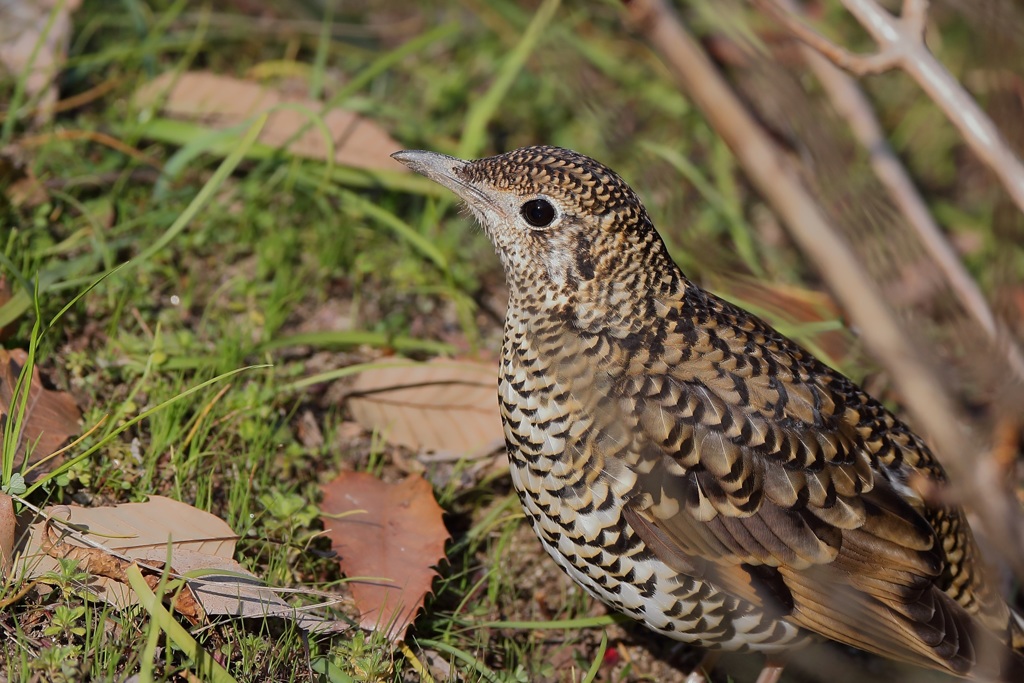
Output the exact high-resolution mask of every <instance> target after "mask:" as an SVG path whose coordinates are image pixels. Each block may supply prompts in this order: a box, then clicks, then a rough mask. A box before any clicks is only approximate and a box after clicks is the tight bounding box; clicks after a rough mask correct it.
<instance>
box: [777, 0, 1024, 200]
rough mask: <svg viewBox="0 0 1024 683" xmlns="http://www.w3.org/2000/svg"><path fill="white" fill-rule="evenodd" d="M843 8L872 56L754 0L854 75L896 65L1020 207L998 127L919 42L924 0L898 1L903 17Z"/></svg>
mask: <svg viewBox="0 0 1024 683" xmlns="http://www.w3.org/2000/svg"><path fill="white" fill-rule="evenodd" d="M842 3H843V5H844V6H845V7H846V9H847V10H848V11H849V12H850V13H851V14H852V15H853V16H854V17H856V19H857V21H859V22H860V24H861V25H862V26H863V27H864V29H865V30H866V31H867V32H868V33H870V34H871V37H872V38H874V39H875V42H877V43H878V52H877V53H875V54H873V55H858V54H854V53H851V52H849V51H847V50H845V49H843V48H842V47H839V46H838V45H836V44H834V43H832V42H831V41H830V40H828V39H827V38H825V37H824V36H822V35H821V34H819V33H818V32H816V31H815V30H814V29H812V28H810V27H809V26H807V25H806V24H804V23H803V22H802V21H800V19H799V18H797V17H796V16H795V15H794V14H793V13H792V12H789V11H787V10H786V9H785V8H784V7H783V4H784V2H783V0H758V4H760V5H762V6H764V7H767V8H768V9H769V10H770V11H771V12H772V14H773V15H774V16H775V17H777V18H778V19H779V21H780V22H782V23H783V24H784V25H785V26H786V27H787V28H788V29H789V30H790V31H791V32H792V33H793V35H795V36H796V37H797V38H799V39H800V40H802V41H804V42H805V43H807V44H808V45H810V46H811V47H813V48H814V49H816V50H818V51H819V52H820V53H821V54H823V55H825V56H826V57H828V58H829V59H830V60H831V61H832V62H833V63H835V64H836V65H838V66H840V67H842V68H844V69H846V70H848V71H851V72H853V73H855V74H858V75H864V74H869V73H878V72H880V71H886V70H888V69H892V68H896V67H898V68H900V69H902V70H903V71H905V72H906V73H907V74H908V75H909V76H910V77H911V78H913V79H914V80H915V81H917V84H918V85H919V86H921V88H922V89H923V90H924V91H925V92H926V93H927V94H928V97H930V98H931V99H932V101H933V102H935V104H936V105H938V106H939V108H940V109H942V111H943V112H944V113H945V114H946V117H947V118H948V119H949V120H950V121H951V122H952V123H953V125H954V126H956V128H957V129H958V130H959V131H960V134H961V135H962V136H963V137H964V140H965V141H966V142H967V144H968V146H969V147H970V148H971V149H972V150H974V153H975V154H977V155H978V157H979V158H980V159H981V160H982V161H983V162H984V163H985V164H986V165H987V166H988V167H989V168H990V169H992V171H993V173H995V174H996V176H997V177H998V178H999V180H1000V182H1001V183H1002V184H1003V187H1005V188H1006V191H1007V192H1008V193H1009V195H1010V197H1011V198H1012V199H1013V201H1014V203H1016V204H1017V206H1018V208H1020V209H1021V210H1022V211H1024V165H1022V164H1021V162H1020V160H1019V159H1018V158H1017V157H1016V156H1015V155H1014V153H1013V152H1012V151H1011V150H1012V148H1011V147H1010V146H1009V145H1008V144H1007V143H1006V141H1005V140H1004V139H1003V137H1002V135H1001V134H1000V133H999V129H998V128H996V126H995V124H994V123H992V120H991V119H990V118H989V117H988V115H987V114H985V112H984V110H982V108H981V107H979V106H978V103H977V102H975V101H974V98H973V97H971V96H970V94H969V93H968V92H967V91H966V90H964V88H963V86H962V85H960V82H959V81H958V80H956V78H954V77H953V76H952V74H950V73H949V71H947V70H946V68H945V67H944V66H943V65H942V63H941V62H939V60H937V59H936V58H935V56H934V55H932V53H931V52H929V51H928V47H927V46H926V45H925V43H924V27H925V21H926V18H927V12H928V2H927V0H904V2H903V16H902V17H894V16H893V15H891V14H889V13H888V12H887V11H885V10H884V9H883V8H882V7H881V6H880V5H879V4H878V3H877V2H876V1H875V0H842Z"/></svg>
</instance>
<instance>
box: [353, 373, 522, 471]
mask: <svg viewBox="0 0 1024 683" xmlns="http://www.w3.org/2000/svg"><path fill="white" fill-rule="evenodd" d="M497 376H498V369H497V367H496V366H495V365H494V364H490V363H478V362H470V361H451V360H433V361H430V362H428V363H413V362H410V363H396V364H389V365H388V366H387V367H379V368H372V369H369V370H366V371H365V372H362V373H360V374H359V375H358V376H357V377H356V380H355V382H354V383H353V385H352V387H351V389H350V391H349V394H348V408H349V410H350V411H351V412H352V416H353V418H354V419H355V420H356V422H358V423H359V424H360V425H362V426H363V428H364V429H366V430H368V431H377V432H379V433H380V434H381V436H383V438H384V439H385V440H386V441H388V442H389V443H392V444H396V445H399V446H405V447H406V448H410V449H413V450H427V451H433V452H435V453H436V454H437V453H440V454H445V453H447V454H451V455H453V456H463V457H472V456H483V455H487V454H488V453H490V452H493V451H494V450H496V449H497V448H500V447H501V445H502V444H504V440H505V436H504V431H503V429H502V426H501V417H500V415H499V413H498V394H497V391H496V390H495V382H496V377H497Z"/></svg>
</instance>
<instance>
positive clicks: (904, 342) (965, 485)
mask: <svg viewBox="0 0 1024 683" xmlns="http://www.w3.org/2000/svg"><path fill="white" fill-rule="evenodd" d="M626 5H627V7H628V8H629V12H630V17H631V19H632V23H633V24H634V25H635V26H636V28H637V29H638V30H639V31H640V32H641V34H642V35H643V36H644V38H645V39H646V40H647V41H648V42H649V43H650V44H651V46H652V47H653V48H654V49H655V50H656V51H657V52H658V53H659V54H660V56H661V57H662V60H663V61H664V62H665V63H666V65H667V66H668V68H669V69H670V70H671V71H672V73H673V74H674V75H675V76H676V78H677V79H678V80H679V81H680V84H681V86H682V88H683V89H684V90H685V91H686V93H687V94H688V95H689V97H690V98H691V99H692V100H693V101H694V102H695V103H696V104H697V106H699V107H700V108H701V109H702V110H703V112H704V114H705V116H706V117H707V120H708V122H709V123H711V125H712V126H714V128H715V129H716V131H717V132H718V134H719V135H720V136H721V137H722V138H723V140H725V142H726V144H728V145H729V147H730V148H731V149H732V151H733V153H734V154H735V155H736V158H737V160H738V161H739V163H740V164H741V166H742V167H743V169H744V170H745V172H746V174H747V176H748V178H749V179H750V181H751V182H752V183H753V184H754V185H755V187H756V188H757V189H758V191H759V192H760V193H761V195H762V196H764V197H765V199H767V200H768V201H769V202H770V203H771V205H772V206H773V208H774V209H775V211H776V212H777V213H778V214H779V216H781V217H782V219H783V220H784V221H785V222H786V224H787V226H788V227H789V231H790V234H791V235H792V237H793V239H794V240H795V241H796V242H797V244H798V245H799V246H800V248H801V249H802V250H803V252H804V253H805V254H806V255H807V256H808V257H809V258H810V259H811V260H812V261H813V262H814V263H815V264H817V266H818V270H819V272H820V274H821V276H822V277H823V278H824V279H825V281H826V282H827V283H828V285H829V287H830V289H831V290H832V292H833V293H834V294H835V296H836V298H837V299H838V300H839V302H840V303H841V304H842V306H843V308H844V309H845V311H846V313H847V315H848V316H849V317H850V319H851V320H852V321H853V322H854V323H855V324H856V325H857V326H858V327H860V329H861V331H862V334H863V339H864V342H865V344H866V345H867V347H868V349H869V350H870V351H871V352H872V354H873V355H874V356H875V358H877V359H878V360H879V361H880V362H882V363H883V364H884V365H885V367H886V369H887V370H888V371H889V373H890V375H891V376H892V378H893V381H894V382H895V384H896V386H897V388H898V389H899V390H900V392H901V393H902V395H903V397H904V400H905V402H906V404H907V408H908V409H909V411H910V413H911V415H912V416H913V418H914V420H915V422H916V423H917V424H918V426H919V427H920V428H921V429H922V430H923V431H924V432H925V433H927V434H928V436H929V437H930V442H931V443H932V444H933V445H934V446H935V447H936V450H937V451H938V452H939V455H940V457H941V458H942V462H943V463H944V464H945V465H946V467H947V469H948V471H949V473H950V479H951V482H952V485H953V487H954V488H955V492H956V493H957V494H959V495H960V497H961V499H963V500H965V501H966V502H967V503H968V504H969V505H970V506H971V507H972V508H973V509H974V510H975V512H976V513H977V514H978V516H979V517H980V518H981V520H982V522H983V524H984V525H985V528H986V530H987V531H988V533H989V536H990V538H992V540H993V542H994V544H995V545H996V546H997V547H1000V548H1002V549H1003V551H1004V552H1005V554H1006V558H1007V561H1008V562H1010V564H1011V566H1013V567H1014V569H1015V571H1016V572H1017V573H1018V575H1019V576H1024V530H1022V528H1021V525H1020V523H1019V510H1018V508H1017V506H1016V502H1015V501H1013V502H1012V504H1011V499H1010V498H1009V497H1008V496H1007V495H999V493H1001V492H1003V491H1004V483H1005V482H1004V481H1003V478H1002V475H1001V473H1000V471H999V469H998V467H997V466H996V465H995V463H994V462H993V460H992V458H990V457H987V453H985V452H984V450H985V449H984V448H983V447H979V446H978V444H977V443H976V441H977V439H976V438H972V435H971V434H969V433H968V430H967V428H966V426H965V422H964V421H963V420H960V419H958V418H957V415H958V413H957V411H956V410H955V408H954V405H953V403H952V401H951V400H950V398H949V395H948V393H947V392H946V390H945V387H944V386H943V383H942V382H941V381H939V380H938V378H937V377H936V375H935V373H934V372H933V370H932V368H931V367H930V366H929V365H928V364H927V363H926V362H925V360H924V359H923V358H922V355H921V353H920V352H919V350H918V349H917V348H915V346H914V345H913V344H912V343H911V339H910V337H909V336H908V335H907V334H905V333H904V331H903V330H902V329H901V328H900V326H899V324H898V323H897V321H896V319H895V317H894V316H893V314H892V312H891V311H890V310H889V308H888V307H887V306H886V304H885V302H884V300H883V298H882V296H881V295H880V293H879V291H878V289H877V287H876V286H875V284H874V283H873V282H872V280H871V279H870V278H869V277H868V276H867V274H866V273H865V271H864V269H863V267H862V266H861V264H860V263H859V262H858V261H857V259H856V257H855V256H854V255H853V254H852V253H851V251H850V249H849V248H848V246H847V245H846V244H845V243H844V242H843V240H842V239H841V238H840V237H839V236H838V235H837V234H836V233H835V231H834V230H833V228H832V226H831V225H829V223H828V221H826V219H825V218H824V216H823V215H822V212H821V210H820V208H819V207H818V205H817V203H816V202H815V200H814V198H813V197H812V196H811V194H810V193H809V192H808V191H807V189H806V188H805V187H804V186H803V185H802V184H801V183H800V181H799V179H798V174H797V173H796V171H795V170H794V169H793V168H792V167H790V166H789V165H787V164H785V163H784V162H783V159H784V158H785V157H784V155H783V154H782V153H781V152H780V150H779V149H778V148H777V147H776V145H775V143H774V142H773V141H772V140H771V139H770V138H769V136H768V135H767V134H766V133H765V132H764V131H763V130H762V129H761V128H760V127H759V126H758V125H757V123H756V121H755V120H754V118H753V117H752V116H751V115H750V113H749V112H748V111H747V110H746V109H745V108H744V106H743V104H742V103H741V102H740V100H739V98H737V96H736V95H735V93H733V91H732V90H731V89H730V88H729V86H728V85H727V84H726V83H725V81H724V79H723V78H722V76H721V75H720V74H719V73H718V71H717V69H716V68H715V67H714V65H713V64H712V63H711V61H710V60H709V59H708V57H707V55H706V54H705V53H704V51H703V50H702V49H701V48H700V46H699V45H698V43H697V42H696V41H695V40H694V38H693V37H692V36H690V34H689V33H688V32H687V31H686V29H685V28H684V27H683V26H682V24H681V23H680V22H679V20H678V18H677V17H676V16H675V15H674V13H673V12H672V11H671V10H670V9H669V8H668V7H667V6H666V4H665V2H664V0H631V1H629V0H627V2H626ZM975 436H976V435H975Z"/></svg>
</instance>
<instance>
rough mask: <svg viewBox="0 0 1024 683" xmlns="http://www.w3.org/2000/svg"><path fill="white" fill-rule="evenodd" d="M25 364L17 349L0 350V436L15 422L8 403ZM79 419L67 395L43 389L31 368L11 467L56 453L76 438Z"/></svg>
mask: <svg viewBox="0 0 1024 683" xmlns="http://www.w3.org/2000/svg"><path fill="white" fill-rule="evenodd" d="M27 360H28V354H27V353H25V352H24V351H22V350H21V349H11V350H10V351H5V350H4V349H0V436H2V434H3V431H2V430H4V429H8V428H9V427H11V426H12V425H13V424H14V423H15V421H16V420H15V419H14V418H12V417H11V416H10V413H11V411H12V406H11V403H12V401H13V399H14V388H15V387H16V386H17V383H18V376H19V375H20V374H21V369H22V367H23V366H24V365H25V362H26V361H27ZM13 407H14V409H17V407H18V406H17V404H15V405H14V406H13ZM15 416H16V414H15ZM81 417H82V415H81V413H79V412H78V406H76V405H75V401H74V399H72V398H71V395H70V394H68V393H66V392H63V391H52V390H50V389H47V388H46V387H45V386H43V382H42V378H41V377H40V375H39V370H38V368H34V369H33V371H32V382H31V385H30V387H29V396H28V406H27V409H26V411H25V420H24V423H23V424H22V425H21V432H20V433H19V434H18V435H17V442H18V448H17V450H16V451H15V454H14V467H15V468H18V467H20V466H21V464H22V462H23V461H24V460H25V458H26V456H27V458H28V462H29V463H35V462H38V461H39V460H41V459H43V458H45V457H46V456H48V455H50V454H51V453H53V452H54V451H57V450H58V449H60V448H61V447H62V446H64V444H65V442H67V440H68V439H69V438H70V437H72V436H74V435H76V434H78V432H79V420H80V419H81ZM54 464H55V463H54V462H53V461H51V462H48V463H47V466H48V467H52V466H53V465H54ZM36 473H38V470H37V471H36Z"/></svg>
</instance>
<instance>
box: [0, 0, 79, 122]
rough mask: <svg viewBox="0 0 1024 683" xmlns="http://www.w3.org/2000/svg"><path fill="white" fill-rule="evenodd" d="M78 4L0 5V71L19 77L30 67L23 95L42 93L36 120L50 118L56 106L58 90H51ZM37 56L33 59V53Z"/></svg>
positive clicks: (54, 0)
mask: <svg viewBox="0 0 1024 683" xmlns="http://www.w3.org/2000/svg"><path fill="white" fill-rule="evenodd" d="M81 4H82V2H81V0H64V2H63V3H61V2H60V1H59V0H4V1H3V2H0V68H2V69H4V70H6V71H7V73H8V74H10V75H11V76H15V77H16V76H19V75H21V74H22V73H23V72H24V71H25V69H27V68H29V63H30V62H31V63H32V71H31V72H30V73H29V74H28V78H27V79H26V80H25V91H26V93H27V94H28V96H29V97H30V98H35V97H36V96H37V95H39V94H40V93H43V92H44V91H45V94H43V96H42V98H41V99H40V101H39V107H38V109H37V111H38V112H39V115H38V116H37V119H38V120H46V119H48V118H49V116H50V113H51V111H52V108H53V105H54V104H55V103H56V102H57V88H56V87H55V86H51V83H53V80H54V78H55V77H56V76H57V72H58V71H60V68H61V66H62V65H63V64H64V59H65V57H66V56H67V51H68V43H69V41H70V40H71V13H72V12H73V11H75V10H76V9H78V6H79V5H81ZM55 10H56V11H57V16H56V17H54V18H53V25H52V26H51V27H50V31H49V32H48V33H47V34H46V39H45V40H44V41H43V42H42V43H41V44H40V40H41V39H42V38H43V31H44V29H45V28H46V24H47V23H48V22H49V21H50V15H51V14H52V13H53V12H54V11H55ZM37 44H39V49H38V51H37V52H36V55H35V59H34V60H33V58H32V52H33V51H34V50H36V45H37Z"/></svg>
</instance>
